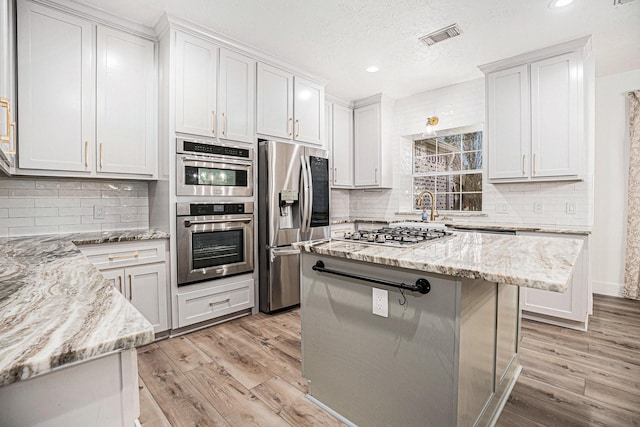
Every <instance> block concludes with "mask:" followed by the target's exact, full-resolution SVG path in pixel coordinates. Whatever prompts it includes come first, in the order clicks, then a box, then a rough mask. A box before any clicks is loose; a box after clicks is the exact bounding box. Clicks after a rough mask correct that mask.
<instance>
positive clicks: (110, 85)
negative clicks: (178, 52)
mask: <svg viewBox="0 0 640 427" xmlns="http://www.w3.org/2000/svg"><path fill="white" fill-rule="evenodd" d="M97 35H98V40H97V46H98V49H97V57H96V61H97V89H98V90H97V101H98V105H97V122H96V124H97V141H98V159H97V161H98V172H114V173H128V174H144V173H146V174H149V175H152V174H153V172H154V162H155V151H156V150H155V144H156V142H157V141H156V132H155V124H156V117H155V111H156V110H155V108H154V105H155V89H156V88H155V78H154V74H155V71H154V44H153V42H151V41H149V40H144V39H141V38H139V37H135V36H133V35H131V34H127V33H124V32H122V31H117V30H113V29H110V28H104V27H98V32H97ZM132 100H135V102H132Z"/></svg>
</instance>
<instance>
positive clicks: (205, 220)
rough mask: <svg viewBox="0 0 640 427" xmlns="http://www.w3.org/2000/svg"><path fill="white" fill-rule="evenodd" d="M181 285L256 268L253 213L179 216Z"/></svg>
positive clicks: (179, 270)
mask: <svg viewBox="0 0 640 427" xmlns="http://www.w3.org/2000/svg"><path fill="white" fill-rule="evenodd" d="M177 237H178V284H179V285H181V284H186V283H191V282H196V281H200V280H205V279H215V278H218V277H224V276H228V275H231V274H238V273H244V272H249V271H253V215H252V214H249V215H224V216H190V217H178V223H177Z"/></svg>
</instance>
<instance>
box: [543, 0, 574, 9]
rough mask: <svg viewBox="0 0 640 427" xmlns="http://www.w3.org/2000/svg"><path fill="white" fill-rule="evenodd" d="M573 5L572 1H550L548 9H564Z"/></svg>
mask: <svg viewBox="0 0 640 427" xmlns="http://www.w3.org/2000/svg"><path fill="white" fill-rule="evenodd" d="M571 3H573V0H551V1H550V2H549V7H550V8H551V9H556V8H558V7H564V6H567V5H569V4H571Z"/></svg>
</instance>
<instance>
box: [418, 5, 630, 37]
mask: <svg viewBox="0 0 640 427" xmlns="http://www.w3.org/2000/svg"><path fill="white" fill-rule="evenodd" d="M617 1H630V0H617ZM460 34H462V30H461V29H460V27H458V24H453V25H449V26H448V27H444V28H441V29H439V30H438V31H434V32H433V33H430V34H427V35H426V36H422V37H420V38H419V39H418V40H420V41H422V42H423V43H424V44H426V45H427V46H433V45H434V44H436V43H440V42H441V41H443V40H447V39H450V38H451V37H455V36H459V35H460Z"/></svg>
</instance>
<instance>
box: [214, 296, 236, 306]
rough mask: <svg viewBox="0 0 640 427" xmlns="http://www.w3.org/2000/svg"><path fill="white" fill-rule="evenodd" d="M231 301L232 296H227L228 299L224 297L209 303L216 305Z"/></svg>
mask: <svg viewBox="0 0 640 427" xmlns="http://www.w3.org/2000/svg"><path fill="white" fill-rule="evenodd" d="M229 301H231V298H227V299H223V300H222V301H209V305H210V306H214V305H218V304H224V303H227V302H229Z"/></svg>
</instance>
